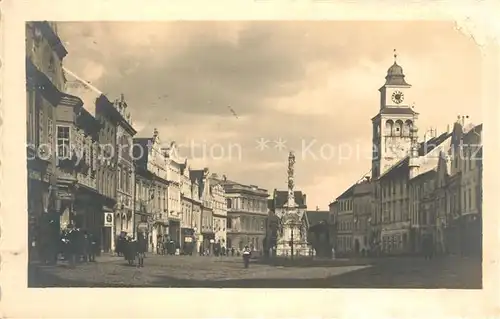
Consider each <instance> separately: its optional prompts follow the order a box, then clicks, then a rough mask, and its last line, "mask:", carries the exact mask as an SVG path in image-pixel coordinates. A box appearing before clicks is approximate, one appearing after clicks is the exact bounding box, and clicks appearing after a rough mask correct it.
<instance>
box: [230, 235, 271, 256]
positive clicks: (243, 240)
mask: <svg viewBox="0 0 500 319" xmlns="http://www.w3.org/2000/svg"><path fill="white" fill-rule="evenodd" d="M265 238H266V234H265V233H264V232H262V233H244V232H228V233H227V248H228V249H232V248H234V249H235V250H236V251H242V250H243V249H244V248H245V246H248V247H249V248H250V249H252V250H253V251H254V252H257V253H260V252H262V251H263V249H264V246H265V245H264V240H265Z"/></svg>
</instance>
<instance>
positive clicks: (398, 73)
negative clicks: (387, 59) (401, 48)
mask: <svg viewBox="0 0 500 319" xmlns="http://www.w3.org/2000/svg"><path fill="white" fill-rule="evenodd" d="M397 56H398V55H397V54H396V50H394V64H393V65H391V67H390V68H389V69H388V70H387V76H386V77H385V84H386V85H405V86H406V85H409V84H408V83H406V81H405V75H404V73H403V68H402V67H401V66H400V65H399V64H398V63H397V62H396V59H397Z"/></svg>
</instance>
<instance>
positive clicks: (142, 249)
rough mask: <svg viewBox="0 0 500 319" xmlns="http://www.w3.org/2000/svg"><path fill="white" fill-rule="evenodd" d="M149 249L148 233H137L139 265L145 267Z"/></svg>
mask: <svg viewBox="0 0 500 319" xmlns="http://www.w3.org/2000/svg"><path fill="white" fill-rule="evenodd" d="M147 250H148V240H147V237H146V234H145V233H143V232H139V233H138V234H137V259H138V264H137V267H141V268H142V267H144V257H146V251H147Z"/></svg>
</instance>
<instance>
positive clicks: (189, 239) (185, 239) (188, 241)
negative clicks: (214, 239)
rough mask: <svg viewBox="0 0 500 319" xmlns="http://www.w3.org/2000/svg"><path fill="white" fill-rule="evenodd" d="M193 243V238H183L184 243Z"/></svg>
mask: <svg viewBox="0 0 500 319" xmlns="http://www.w3.org/2000/svg"><path fill="white" fill-rule="evenodd" d="M192 241H193V237H184V242H186V243H190V242H192Z"/></svg>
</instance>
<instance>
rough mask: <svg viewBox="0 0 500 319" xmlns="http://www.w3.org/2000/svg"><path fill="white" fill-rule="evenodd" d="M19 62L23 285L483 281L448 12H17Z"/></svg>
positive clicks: (472, 154)
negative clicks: (186, 16) (328, 15)
mask: <svg viewBox="0 0 500 319" xmlns="http://www.w3.org/2000/svg"><path fill="white" fill-rule="evenodd" d="M444 39H445V40H444ZM25 63H26V68H25V72H26V89H25V92H26V141H25V142H26V169H27V177H28V178H27V181H26V183H27V198H25V199H24V200H25V201H26V205H27V206H26V207H27V211H26V212H24V213H25V214H27V218H26V220H27V224H26V229H27V236H28V240H27V244H28V247H27V252H28V258H27V265H26V269H27V278H28V281H27V282H28V287H29V288H49V287H80V288H83V287H163V288H169V287H191V288H196V287H205V288H207V287H210V288H398V289H481V288H482V277H483V276H482V256H483V254H482V252H483V244H482V243H483V240H482V229H483V228H482V223H483V218H482V216H483V209H482V207H483V159H482V155H483V144H482V137H483V134H482V132H483V116H484V114H483V110H482V108H481V106H480V102H479V101H478V97H480V96H481V95H482V94H483V91H482V90H483V74H482V73H481V70H482V55H481V51H480V48H479V47H478V45H477V43H476V42H475V41H474V39H472V38H471V37H470V36H466V35H464V33H463V32H461V31H460V30H459V29H458V28H457V25H456V23H454V22H453V21H451V20H450V21H444V20H443V21H425V20H419V21H417V20H415V21H409V20H402V21H340V20H338V21H278V20H277V21H156V22H153V21H129V22H126V21H79V22H77V21H46V20H37V21H27V22H26V23H25ZM20 124H21V123H20ZM23 160H24V159H23ZM18 213H21V212H18Z"/></svg>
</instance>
